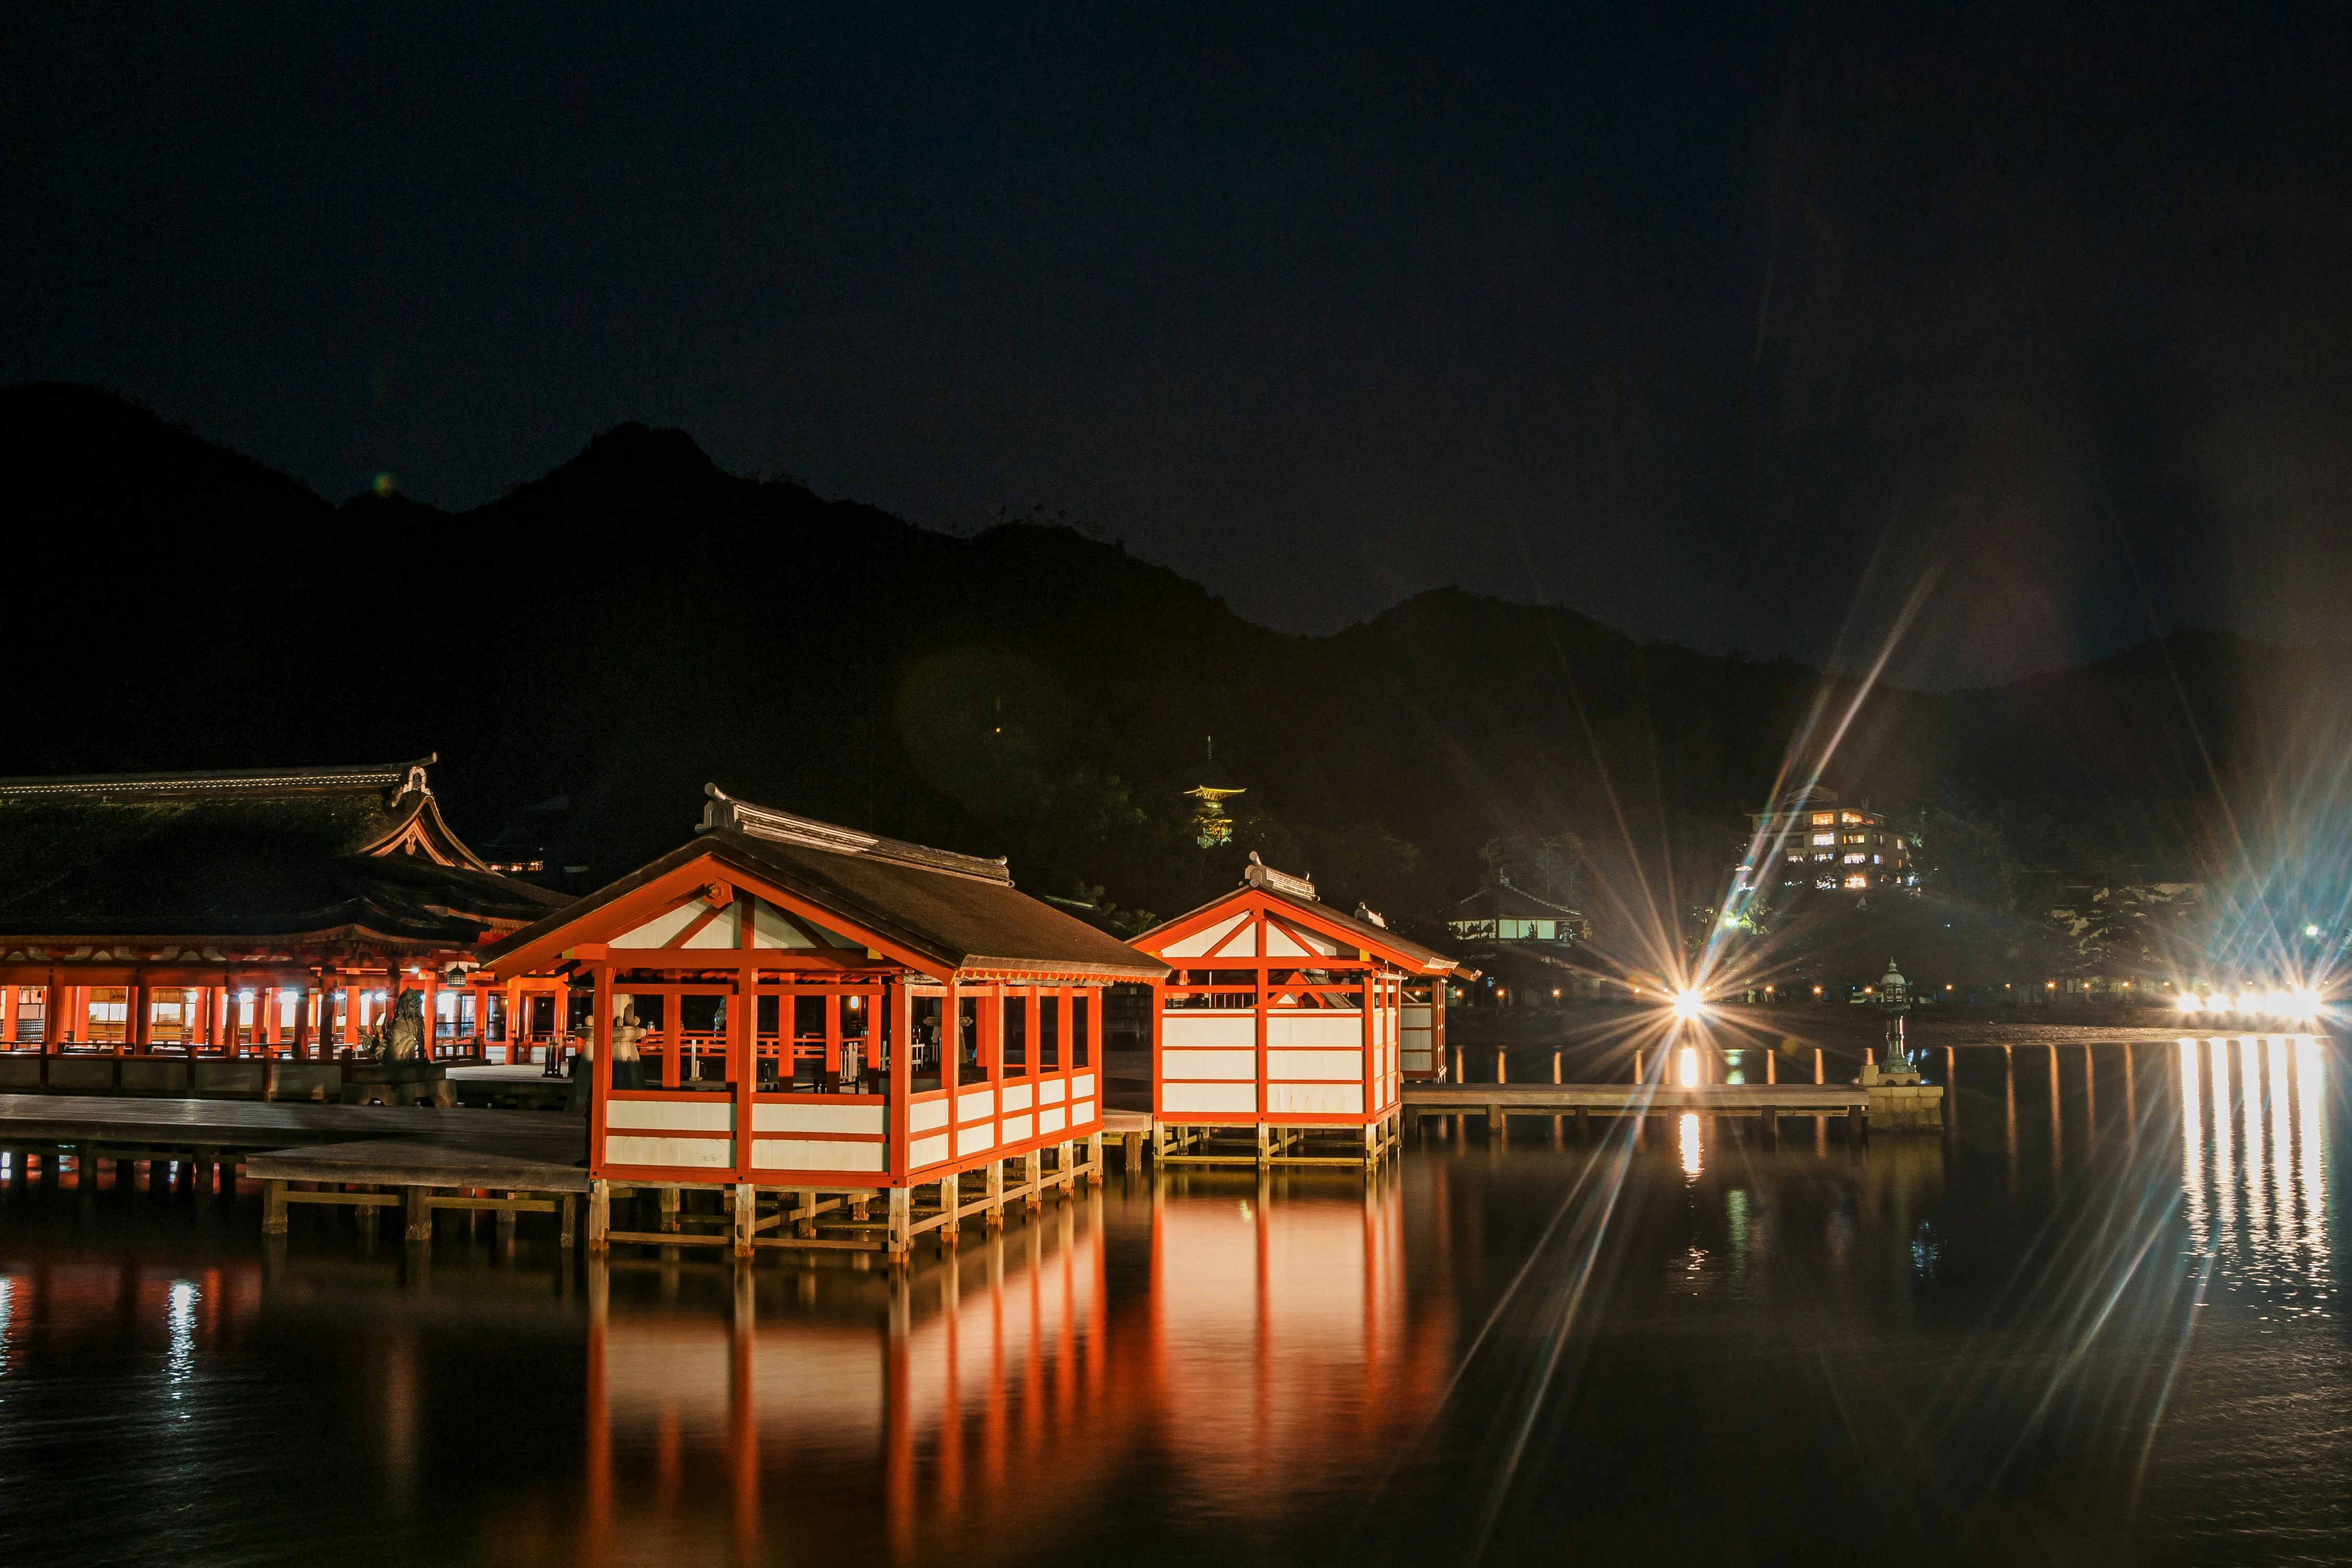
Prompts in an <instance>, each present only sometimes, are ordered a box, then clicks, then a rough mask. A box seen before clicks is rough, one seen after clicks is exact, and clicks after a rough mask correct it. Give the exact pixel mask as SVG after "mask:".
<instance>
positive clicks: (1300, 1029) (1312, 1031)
mask: <svg viewBox="0 0 2352 1568" xmlns="http://www.w3.org/2000/svg"><path fill="white" fill-rule="evenodd" d="M1363 1041H1364V1016H1363V1015H1362V1014H1361V1013H1312V1012H1301V1013H1272V1014H1268V1015H1267V1016H1266V1020H1265V1044H1266V1048H1267V1049H1268V1050H1272V1049H1274V1048H1275V1047H1278V1046H1295V1047H1299V1048H1301V1049H1306V1050H1312V1049H1315V1048H1317V1047H1327V1048H1337V1049H1346V1050H1352V1049H1354V1048H1355V1047H1358V1046H1360V1045H1361V1044H1363Z"/></svg>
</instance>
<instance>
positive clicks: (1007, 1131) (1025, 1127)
mask: <svg viewBox="0 0 2352 1568" xmlns="http://www.w3.org/2000/svg"><path fill="white" fill-rule="evenodd" d="M1030 1120H1031V1119H1030V1118H1029V1117H1028V1116H1026V1115H1025V1114H1024V1115H1021V1116H1008V1117H1006V1118H1005V1119H1004V1141H1005V1142H1007V1143H1018V1142H1021V1140H1023V1139H1024V1138H1026V1137H1028V1136H1030V1133H1031V1131H1032V1129H1031V1127H1030Z"/></svg>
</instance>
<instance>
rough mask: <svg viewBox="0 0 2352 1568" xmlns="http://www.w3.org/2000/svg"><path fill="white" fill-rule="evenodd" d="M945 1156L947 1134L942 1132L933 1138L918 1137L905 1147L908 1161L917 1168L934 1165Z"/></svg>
mask: <svg viewBox="0 0 2352 1568" xmlns="http://www.w3.org/2000/svg"><path fill="white" fill-rule="evenodd" d="M947 1157H948V1135H947V1134H946V1133H944V1132H942V1133H940V1134H939V1135H938V1136H937V1137H933V1138H918V1139H916V1140H915V1141H914V1142H912V1143H910V1144H909V1145H908V1148H907V1159H908V1163H910V1164H912V1165H913V1166H914V1167H915V1168H916V1169H917V1170H920V1169H922V1168H923V1167H924V1166H925V1165H935V1164H937V1163H940V1161H941V1160H944V1159H946V1158H947Z"/></svg>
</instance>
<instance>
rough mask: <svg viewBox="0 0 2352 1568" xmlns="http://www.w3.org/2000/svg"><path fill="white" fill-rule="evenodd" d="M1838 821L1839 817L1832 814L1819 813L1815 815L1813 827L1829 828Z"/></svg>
mask: <svg viewBox="0 0 2352 1568" xmlns="http://www.w3.org/2000/svg"><path fill="white" fill-rule="evenodd" d="M1836 820H1837V817H1836V816H1835V814H1833V813H1831V812H1826V811H1817V812H1815V813H1813V826H1815V827H1827V826H1829V825H1830V824H1831V823H1832V822H1835V821H1836Z"/></svg>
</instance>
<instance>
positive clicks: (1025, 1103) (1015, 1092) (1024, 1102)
mask: <svg viewBox="0 0 2352 1568" xmlns="http://www.w3.org/2000/svg"><path fill="white" fill-rule="evenodd" d="M1004 1109H1005V1110H1028V1109H1029V1086H1028V1085H1027V1084H1025V1083H1008V1084H1006V1085H1005V1086H1004Z"/></svg>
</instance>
